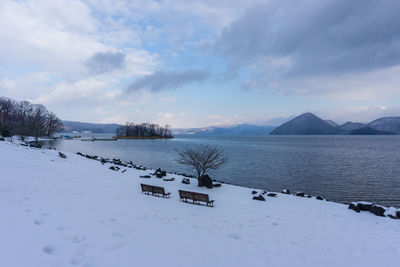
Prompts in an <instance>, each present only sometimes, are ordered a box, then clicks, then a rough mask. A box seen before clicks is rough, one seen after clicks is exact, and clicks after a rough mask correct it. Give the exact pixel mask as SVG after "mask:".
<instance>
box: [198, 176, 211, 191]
mask: <svg viewBox="0 0 400 267" xmlns="http://www.w3.org/2000/svg"><path fill="white" fill-rule="evenodd" d="M200 186H205V187H207V188H212V181H211V178H210V176H208V175H207V174H206V175H203V176H202V177H201V178H200Z"/></svg>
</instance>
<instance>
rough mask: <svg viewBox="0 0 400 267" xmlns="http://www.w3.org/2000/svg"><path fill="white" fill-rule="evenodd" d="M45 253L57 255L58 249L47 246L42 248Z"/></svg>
mask: <svg viewBox="0 0 400 267" xmlns="http://www.w3.org/2000/svg"><path fill="white" fill-rule="evenodd" d="M42 250H43V252H44V253H46V254H47V255H53V254H55V253H56V248H55V247H53V246H45V247H43V248H42Z"/></svg>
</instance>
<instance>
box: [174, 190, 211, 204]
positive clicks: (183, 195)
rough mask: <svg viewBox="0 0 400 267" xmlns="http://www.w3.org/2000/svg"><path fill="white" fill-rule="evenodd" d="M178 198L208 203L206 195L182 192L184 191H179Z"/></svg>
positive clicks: (208, 199)
mask: <svg viewBox="0 0 400 267" xmlns="http://www.w3.org/2000/svg"><path fill="white" fill-rule="evenodd" d="M179 197H180V198H186V199H192V200H195V201H204V202H210V198H209V196H208V195H207V194H202V193H196V192H189V191H184V190H179Z"/></svg>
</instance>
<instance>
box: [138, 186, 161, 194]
mask: <svg viewBox="0 0 400 267" xmlns="http://www.w3.org/2000/svg"><path fill="white" fill-rule="evenodd" d="M140 186H141V187H142V191H147V192H152V193H158V194H163V195H165V190H164V187H160V186H154V185H148V184H140Z"/></svg>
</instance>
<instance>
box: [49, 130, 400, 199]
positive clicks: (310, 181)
mask: <svg viewBox="0 0 400 267" xmlns="http://www.w3.org/2000/svg"><path fill="white" fill-rule="evenodd" d="M103 137H104V136H103ZM191 144H210V145H218V146H219V147H220V148H221V149H222V150H223V151H224V153H225V155H226V156H227V157H228V163H227V164H226V165H225V166H224V167H223V168H221V169H220V170H218V171H215V172H212V173H211V176H212V178H213V179H217V180H221V181H224V182H229V183H232V184H236V185H241V186H248V187H254V188H261V189H266V190H271V191H280V190H282V189H283V188H288V189H290V190H291V191H303V192H305V193H307V194H313V195H315V194H320V195H322V196H324V197H326V198H327V199H329V200H333V201H338V202H350V201H359V200H366V201H371V202H375V203H379V204H382V205H386V206H395V207H400V136H326V135H325V136H266V137H194V136H178V137H176V138H174V139H171V140H118V141H112V142H102V141H97V142H82V141H80V140H60V141H55V142H53V143H51V144H50V145H52V146H55V147H56V148H57V149H59V150H61V151H70V152H78V151H79V152H82V153H86V154H91V155H98V156H102V157H110V158H120V159H123V160H128V161H129V160H132V161H133V162H134V163H135V164H141V165H144V166H146V167H149V168H159V167H160V168H162V169H166V170H168V171H179V172H186V173H189V171H188V169H185V167H182V166H180V165H178V164H177V163H176V162H175V159H176V152H175V149H182V148H183V147H185V146H188V145H191Z"/></svg>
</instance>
